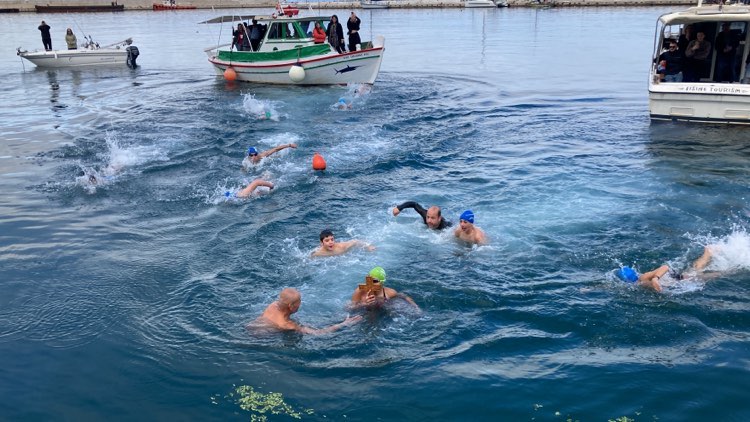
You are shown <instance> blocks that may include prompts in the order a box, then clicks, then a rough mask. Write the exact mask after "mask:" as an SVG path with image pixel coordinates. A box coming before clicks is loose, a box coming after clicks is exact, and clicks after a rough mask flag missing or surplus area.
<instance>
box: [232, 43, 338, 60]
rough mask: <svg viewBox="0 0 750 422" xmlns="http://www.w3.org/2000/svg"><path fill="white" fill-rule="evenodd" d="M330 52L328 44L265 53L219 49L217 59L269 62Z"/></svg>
mask: <svg viewBox="0 0 750 422" xmlns="http://www.w3.org/2000/svg"><path fill="white" fill-rule="evenodd" d="M330 52H331V47H330V46H329V45H328V44H316V45H310V46H306V47H300V48H295V49H292V50H279V51H270V52H266V53H256V52H253V51H219V60H222V61H226V62H244V63H255V62H270V61H282V60H296V59H297V58H301V59H302V58H308V57H314V56H322V55H325V54H328V53H330Z"/></svg>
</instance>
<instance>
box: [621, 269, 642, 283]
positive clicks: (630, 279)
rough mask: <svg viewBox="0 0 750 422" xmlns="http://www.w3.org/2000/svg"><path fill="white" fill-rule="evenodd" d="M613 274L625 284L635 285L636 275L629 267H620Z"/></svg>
mask: <svg viewBox="0 0 750 422" xmlns="http://www.w3.org/2000/svg"><path fill="white" fill-rule="evenodd" d="M615 274H616V275H617V278H619V279H620V280H622V281H624V282H626V283H635V282H636V281H638V273H637V272H636V271H635V270H634V269H632V268H630V267H622V268H620V269H619V270H617V272H616V273H615Z"/></svg>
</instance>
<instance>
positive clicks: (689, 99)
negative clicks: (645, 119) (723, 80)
mask: <svg viewBox="0 0 750 422" xmlns="http://www.w3.org/2000/svg"><path fill="white" fill-rule="evenodd" d="M649 114H650V117H651V119H652V120H670V121H693V122H704V123H727V124H745V125H748V124H750V86H748V85H744V84H719V83H679V82H677V83H660V84H651V85H650V86H649Z"/></svg>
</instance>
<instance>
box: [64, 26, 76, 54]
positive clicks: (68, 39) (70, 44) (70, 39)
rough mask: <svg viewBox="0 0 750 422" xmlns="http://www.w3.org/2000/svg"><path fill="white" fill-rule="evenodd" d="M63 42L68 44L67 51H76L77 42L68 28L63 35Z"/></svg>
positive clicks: (74, 35)
mask: <svg viewBox="0 0 750 422" xmlns="http://www.w3.org/2000/svg"><path fill="white" fill-rule="evenodd" d="M65 42H66V43H67V44H68V50H77V49H78V40H77V39H76V34H74V33H73V30H72V29H70V28H68V31H67V33H66V34H65Z"/></svg>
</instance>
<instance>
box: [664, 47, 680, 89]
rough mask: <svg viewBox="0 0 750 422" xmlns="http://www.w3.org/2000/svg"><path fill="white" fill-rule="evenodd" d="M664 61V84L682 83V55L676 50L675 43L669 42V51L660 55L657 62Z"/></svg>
mask: <svg viewBox="0 0 750 422" xmlns="http://www.w3.org/2000/svg"><path fill="white" fill-rule="evenodd" d="M662 60H665V61H666V62H667V68H666V70H665V72H664V73H665V75H664V81H665V82H682V60H683V58H682V53H681V52H680V50H678V49H677V41H673V40H670V41H669V50H668V51H665V52H663V53H661V55H660V56H659V61H662Z"/></svg>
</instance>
